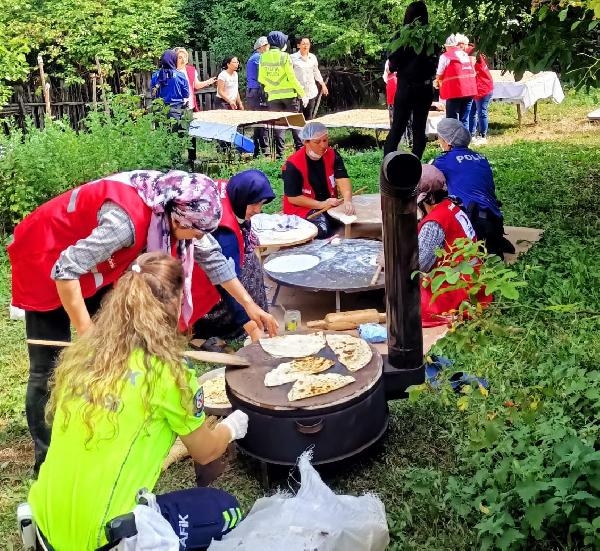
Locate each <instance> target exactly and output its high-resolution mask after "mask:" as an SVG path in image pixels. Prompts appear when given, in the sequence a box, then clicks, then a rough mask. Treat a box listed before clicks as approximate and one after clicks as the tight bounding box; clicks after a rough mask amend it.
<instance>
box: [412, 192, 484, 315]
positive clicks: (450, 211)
mask: <svg viewBox="0 0 600 551" xmlns="http://www.w3.org/2000/svg"><path fill="white" fill-rule="evenodd" d="M427 222H437V223H438V224H439V225H440V226H441V227H442V230H444V234H445V235H446V241H445V243H444V249H445V250H446V252H450V250H451V247H452V245H453V244H454V241H456V240H457V239H460V238H463V239H464V238H466V237H468V238H470V239H472V240H473V241H476V240H477V237H476V235H475V230H474V229H473V226H472V225H471V222H470V220H469V217H468V216H467V215H466V213H465V212H464V211H463V210H461V209H460V207H458V206H457V205H455V204H454V203H453V202H452V201H450V199H444V200H443V201H442V202H441V203H439V204H438V205H436V206H435V208H434V209H433V210H432V211H431V212H430V213H429V214H428V215H427V216H425V217H423V218H422V219H421V221H420V222H419V231H420V230H421V228H422V227H423V225H424V224H426V223H427ZM438 262H439V261H437V262H436V263H435V264H434V266H433V267H434V268H436V267H438V266H439V264H438ZM476 269H477V267H476ZM464 279H465V280H468V278H467V277H464ZM444 287H448V284H444V285H442V288H444ZM432 295H433V293H432V291H431V285H429V286H428V287H421V319H422V324H423V327H434V326H436V325H445V324H446V323H447V321H448V320H447V319H446V318H445V317H444V314H446V313H447V312H449V311H450V310H458V307H459V306H460V303H461V302H462V301H463V300H467V298H468V292H467V289H456V290H454V291H448V292H446V293H443V294H441V295H439V296H438V297H437V298H436V299H435V301H434V302H433V303H431V297H432ZM477 299H478V300H479V302H480V303H481V304H482V305H485V304H489V303H490V302H491V301H492V297H491V296H486V295H485V293H484V292H483V289H482V290H481V292H480V293H479V295H478V296H477Z"/></svg>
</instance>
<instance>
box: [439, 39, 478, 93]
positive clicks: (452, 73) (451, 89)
mask: <svg viewBox="0 0 600 551" xmlns="http://www.w3.org/2000/svg"><path fill="white" fill-rule="evenodd" d="M442 55H443V56H445V57H446V58H448V60H449V61H450V64H449V65H448V66H447V67H446V69H445V71H444V73H443V74H442V76H441V77H440V80H441V86H440V97H441V98H442V99H454V98H464V97H474V96H475V95H476V94H477V83H476V81H475V69H474V68H473V64H472V63H471V59H470V58H469V55H468V54H467V53H466V52H463V51H462V50H461V49H460V48H459V47H458V46H452V47H449V48H448V49H447V50H446V52H445V53H443V54H442Z"/></svg>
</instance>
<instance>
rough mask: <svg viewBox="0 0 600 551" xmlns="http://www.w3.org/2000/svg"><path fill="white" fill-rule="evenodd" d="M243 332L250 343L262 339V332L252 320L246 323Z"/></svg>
mask: <svg viewBox="0 0 600 551" xmlns="http://www.w3.org/2000/svg"><path fill="white" fill-rule="evenodd" d="M244 331H246V333H248V336H249V337H250V340H251V341H252V342H258V339H261V338H262V337H263V332H262V331H261V330H260V329H259V328H258V325H257V324H256V322H255V321H254V320H250V321H249V322H248V323H245V324H244Z"/></svg>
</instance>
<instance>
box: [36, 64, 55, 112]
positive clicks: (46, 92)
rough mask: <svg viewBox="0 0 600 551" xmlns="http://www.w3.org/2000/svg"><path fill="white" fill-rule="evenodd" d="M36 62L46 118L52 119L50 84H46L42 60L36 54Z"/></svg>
mask: <svg viewBox="0 0 600 551" xmlns="http://www.w3.org/2000/svg"><path fill="white" fill-rule="evenodd" d="M37 62H38V67H39V68H40V80H41V82H42V94H43V95H44V102H45V103H46V116H47V117H52V111H51V109H50V83H49V82H46V73H44V59H43V58H42V56H41V54H38V58H37Z"/></svg>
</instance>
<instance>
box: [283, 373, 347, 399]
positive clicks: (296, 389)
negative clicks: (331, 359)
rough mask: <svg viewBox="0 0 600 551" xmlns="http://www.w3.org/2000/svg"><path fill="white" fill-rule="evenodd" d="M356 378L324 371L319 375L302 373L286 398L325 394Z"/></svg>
mask: <svg viewBox="0 0 600 551" xmlns="http://www.w3.org/2000/svg"><path fill="white" fill-rule="evenodd" d="M355 380H356V379H355V378H354V377H352V376H350V375H338V374H337V373H324V374H321V375H304V376H302V377H300V378H299V379H297V380H296V382H295V383H294V385H293V386H292V389H291V390H290V391H289V392H288V400H289V401H290V402H293V401H295V400H302V399H303V398H311V397H312V396H318V395H319V394H327V393H328V392H332V391H333V390H337V389H338V388H342V387H344V386H346V385H349V384H351V383H353V382H354V381H355Z"/></svg>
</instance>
